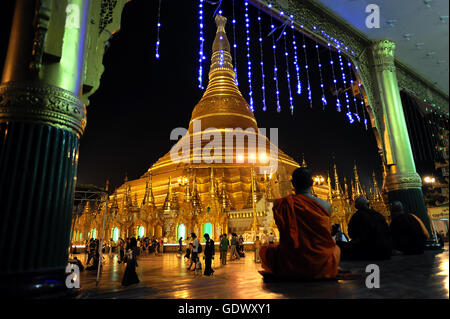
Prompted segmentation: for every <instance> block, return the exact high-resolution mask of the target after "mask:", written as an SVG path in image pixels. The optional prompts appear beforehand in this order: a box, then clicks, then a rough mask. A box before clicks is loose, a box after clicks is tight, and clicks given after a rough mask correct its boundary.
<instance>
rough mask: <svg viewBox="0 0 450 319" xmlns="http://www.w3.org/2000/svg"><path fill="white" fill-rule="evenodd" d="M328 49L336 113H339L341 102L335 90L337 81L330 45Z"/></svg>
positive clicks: (336, 89)
mask: <svg viewBox="0 0 450 319" xmlns="http://www.w3.org/2000/svg"><path fill="white" fill-rule="evenodd" d="M328 49H329V53H330V65H331V74H332V75H333V84H334V93H335V94H336V109H337V111H338V112H340V111H341V100H340V99H339V91H338V88H337V79H336V73H335V72H334V60H333V54H332V52H331V44H330V43H328Z"/></svg>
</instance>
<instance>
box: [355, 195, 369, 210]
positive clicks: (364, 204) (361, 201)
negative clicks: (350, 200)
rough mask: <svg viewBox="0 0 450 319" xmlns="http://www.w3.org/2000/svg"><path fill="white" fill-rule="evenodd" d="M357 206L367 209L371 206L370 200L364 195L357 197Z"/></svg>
mask: <svg viewBox="0 0 450 319" xmlns="http://www.w3.org/2000/svg"><path fill="white" fill-rule="evenodd" d="M355 208H356V209H367V208H369V201H368V200H367V198H365V197H364V196H359V197H358V198H357V199H355Z"/></svg>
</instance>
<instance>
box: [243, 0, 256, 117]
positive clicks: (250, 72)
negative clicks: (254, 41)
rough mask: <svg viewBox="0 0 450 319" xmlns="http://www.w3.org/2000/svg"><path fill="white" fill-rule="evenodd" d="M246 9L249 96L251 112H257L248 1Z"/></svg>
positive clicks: (245, 5)
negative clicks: (254, 104)
mask: <svg viewBox="0 0 450 319" xmlns="http://www.w3.org/2000/svg"><path fill="white" fill-rule="evenodd" d="M244 7H245V33H246V42H245V43H246V45H247V69H248V72H247V76H248V96H249V104H250V110H251V111H252V112H254V111H255V109H254V107H253V89H252V61H251V60H250V16H249V14H248V1H245V2H244Z"/></svg>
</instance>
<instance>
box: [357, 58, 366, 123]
mask: <svg viewBox="0 0 450 319" xmlns="http://www.w3.org/2000/svg"><path fill="white" fill-rule="evenodd" d="M355 70H356V71H358V66H357V65H355ZM358 87H359V92H360V94H361V102H360V104H361V108H362V111H363V121H364V126H365V127H366V130H367V129H368V127H367V118H366V105H365V103H364V94H363V91H362V84H361V82H360V81H358Z"/></svg>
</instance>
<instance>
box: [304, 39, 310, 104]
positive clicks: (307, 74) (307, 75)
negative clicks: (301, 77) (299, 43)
mask: <svg viewBox="0 0 450 319" xmlns="http://www.w3.org/2000/svg"><path fill="white" fill-rule="evenodd" d="M302 36H303V52H304V54H305V69H306V78H307V80H308V87H307V89H308V100H309V106H310V107H311V108H312V92H311V83H310V81H309V66H308V55H307V54H306V42H305V35H304V34H303V35H302Z"/></svg>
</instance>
